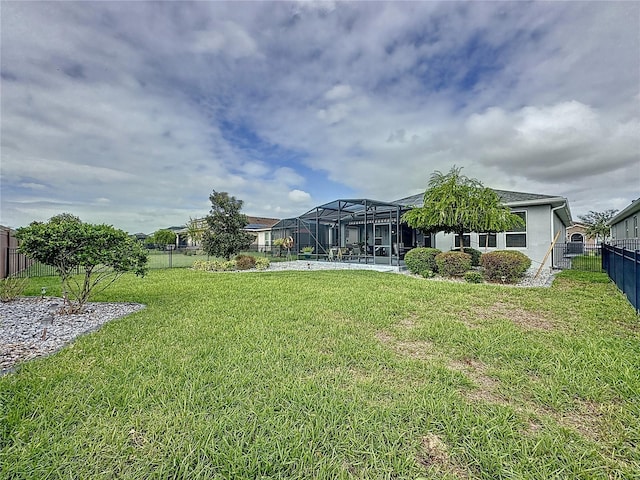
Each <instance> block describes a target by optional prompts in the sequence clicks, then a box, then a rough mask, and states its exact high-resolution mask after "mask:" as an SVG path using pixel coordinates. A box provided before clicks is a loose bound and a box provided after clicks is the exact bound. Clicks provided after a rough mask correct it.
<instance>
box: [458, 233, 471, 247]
mask: <svg viewBox="0 0 640 480" xmlns="http://www.w3.org/2000/svg"><path fill="white" fill-rule="evenodd" d="M462 242H463V246H464V247H471V235H469V234H468V233H465V234H464V235H463V236H462ZM455 245H456V248H460V235H456V238H455Z"/></svg>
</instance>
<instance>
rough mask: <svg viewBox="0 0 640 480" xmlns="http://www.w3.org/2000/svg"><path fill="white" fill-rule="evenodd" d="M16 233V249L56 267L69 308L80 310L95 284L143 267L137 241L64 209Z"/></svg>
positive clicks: (143, 255) (144, 257) (144, 258)
mask: <svg viewBox="0 0 640 480" xmlns="http://www.w3.org/2000/svg"><path fill="white" fill-rule="evenodd" d="M16 236H17V237H18V240H20V247H19V249H20V252H22V253H24V254H25V255H27V256H28V257H29V258H32V259H34V260H37V261H39V262H42V263H44V264H45V265H51V266H53V267H54V268H55V269H56V271H57V272H58V275H60V279H61V281H62V288H63V291H64V292H66V293H67V294H68V296H67V297H66V300H67V302H68V306H69V311H70V312H79V311H81V310H82V308H83V306H84V304H85V303H86V301H87V300H88V299H89V296H90V294H91V293H92V292H93V291H94V289H95V287H96V286H97V285H98V284H102V286H103V287H104V288H106V287H107V286H109V285H110V284H111V283H113V282H114V281H115V280H116V279H117V278H118V277H120V275H122V274H123V273H125V272H134V273H135V274H136V275H141V276H142V275H144V274H145V272H146V269H147V267H146V264H147V254H146V252H145V251H144V249H143V248H142V246H141V245H140V243H139V242H138V241H136V240H134V239H132V238H130V237H129V236H128V235H127V234H126V233H125V232H123V231H122V230H118V229H116V228H114V227H112V226H111V225H92V224H90V223H83V222H82V221H81V220H80V219H79V218H78V217H75V216H73V215H71V214H68V213H63V214H61V215H57V216H55V217H52V218H51V219H50V220H49V221H48V222H47V223H41V222H32V223H31V224H30V225H29V226H28V227H22V228H19V229H18V230H17V232H16Z"/></svg>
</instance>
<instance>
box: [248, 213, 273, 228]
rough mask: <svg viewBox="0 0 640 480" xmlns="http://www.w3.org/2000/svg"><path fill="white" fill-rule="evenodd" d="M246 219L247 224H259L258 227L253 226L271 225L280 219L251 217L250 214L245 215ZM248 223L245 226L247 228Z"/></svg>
mask: <svg viewBox="0 0 640 480" xmlns="http://www.w3.org/2000/svg"><path fill="white" fill-rule="evenodd" d="M247 220H249V225H260V227H255V228H264V227H271V226H273V225H275V224H276V223H278V222H279V221H280V219H279V218H269V217H251V216H247ZM249 225H247V227H246V228H249Z"/></svg>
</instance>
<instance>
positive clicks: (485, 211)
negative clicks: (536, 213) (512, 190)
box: [402, 166, 523, 249]
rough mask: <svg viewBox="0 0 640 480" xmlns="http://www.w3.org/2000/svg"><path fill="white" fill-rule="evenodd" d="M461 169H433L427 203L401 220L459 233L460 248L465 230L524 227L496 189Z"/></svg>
mask: <svg viewBox="0 0 640 480" xmlns="http://www.w3.org/2000/svg"><path fill="white" fill-rule="evenodd" d="M461 171H462V168H461V167H456V166H454V167H452V168H451V170H450V171H449V173H446V174H444V173H442V172H440V171H437V170H436V171H435V172H433V173H432V174H431V178H430V180H429V185H428V187H427V190H426V191H425V192H424V205H423V206H422V207H420V208H414V209H411V210H409V211H408V212H406V213H405V214H404V215H403V216H402V220H403V221H404V222H405V223H407V224H408V225H409V226H411V227H413V228H417V229H420V230H423V231H426V232H431V233H435V232H445V233H455V234H457V235H460V249H462V248H463V243H464V242H462V237H463V235H464V233H465V232H502V231H505V230H509V229H511V228H513V227H516V226H522V223H523V222H522V219H521V218H520V217H518V216H517V215H514V214H512V213H511V211H510V210H509V208H508V207H506V206H504V205H502V204H501V203H500V198H499V197H498V194H497V193H496V192H494V191H493V190H491V189H490V188H487V187H484V186H483V185H482V183H480V181H479V180H476V179H475V178H469V177H467V176H465V175H462V173H461Z"/></svg>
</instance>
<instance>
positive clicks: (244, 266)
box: [236, 255, 256, 270]
mask: <svg viewBox="0 0 640 480" xmlns="http://www.w3.org/2000/svg"><path fill="white" fill-rule="evenodd" d="M255 266H256V257H252V256H251V255H238V256H237V257H236V268H237V269H238V270H250V269H252V268H253V267H255Z"/></svg>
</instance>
